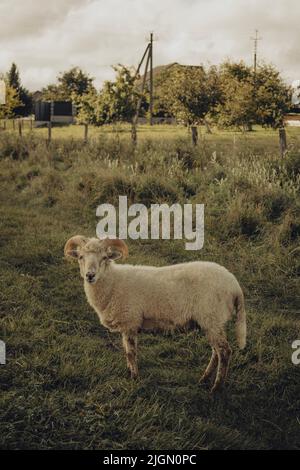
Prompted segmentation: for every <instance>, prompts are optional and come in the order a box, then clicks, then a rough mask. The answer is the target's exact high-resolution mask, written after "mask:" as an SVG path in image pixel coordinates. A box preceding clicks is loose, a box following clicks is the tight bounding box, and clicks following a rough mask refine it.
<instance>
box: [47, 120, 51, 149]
mask: <svg viewBox="0 0 300 470" xmlns="http://www.w3.org/2000/svg"><path fill="white" fill-rule="evenodd" d="M47 127H48V140H47V143H48V144H50V142H51V138H52V122H51V121H49V122H48V124H47Z"/></svg>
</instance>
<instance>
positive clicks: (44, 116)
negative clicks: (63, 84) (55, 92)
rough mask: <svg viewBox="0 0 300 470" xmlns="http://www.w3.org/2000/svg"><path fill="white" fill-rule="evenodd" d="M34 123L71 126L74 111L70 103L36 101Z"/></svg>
mask: <svg viewBox="0 0 300 470" xmlns="http://www.w3.org/2000/svg"><path fill="white" fill-rule="evenodd" d="M34 115H35V122H36V123H37V124H42V123H46V122H52V123H63V124H72V123H73V122H74V117H75V109H74V106H73V103H72V102H71V101H36V102H35V105H34Z"/></svg>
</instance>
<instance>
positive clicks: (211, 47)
mask: <svg viewBox="0 0 300 470" xmlns="http://www.w3.org/2000/svg"><path fill="white" fill-rule="evenodd" d="M299 18H300V1H299V0H26V1H24V0H0V73H5V72H6V71H7V70H8V68H9V67H10V64H11V63H12V62H15V63H16V64H17V65H18V67H19V70H20V74H21V80H22V84H23V85H24V86H26V87H27V88H29V90H31V91H34V90H37V89H41V88H42V87H43V86H46V85H47V84H49V83H54V82H55V81H56V77H57V75H58V74H59V73H60V72H62V71H64V70H67V69H69V68H71V67H72V66H80V67H81V68H83V69H84V70H85V71H86V72H88V73H89V74H90V75H91V76H92V77H94V78H95V84H96V86H98V87H100V86H101V84H102V83H103V81H104V80H107V79H111V78H113V76H114V72H113V69H112V66H113V65H116V64H118V63H121V64H124V65H128V66H129V65H133V66H137V64H138V62H139V60H140V58H141V56H142V54H143V51H144V49H145V47H146V45H147V40H148V38H149V34H150V31H153V32H154V38H155V43H154V66H155V65H164V64H169V63H171V62H179V63H181V64H190V65H198V64H200V63H203V64H206V65H209V64H218V63H220V62H222V61H223V60H224V59H228V58H229V59H232V60H241V59H242V60H244V61H245V62H246V63H248V64H251V63H252V61H253V41H251V39H250V38H251V37H253V36H254V33H255V29H258V30H259V36H260V37H262V39H261V40H260V41H259V42H258V59H259V60H261V61H264V62H268V63H273V64H274V65H275V66H276V67H277V68H278V69H279V70H280V72H281V73H282V74H283V76H284V78H285V79H286V81H287V82H289V83H290V82H292V81H293V80H296V79H300V60H299V59H300V28H299Z"/></svg>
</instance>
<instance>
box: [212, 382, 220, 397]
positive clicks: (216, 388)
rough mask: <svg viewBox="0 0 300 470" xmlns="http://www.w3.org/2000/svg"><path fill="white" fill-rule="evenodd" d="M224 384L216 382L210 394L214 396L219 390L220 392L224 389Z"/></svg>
mask: <svg viewBox="0 0 300 470" xmlns="http://www.w3.org/2000/svg"><path fill="white" fill-rule="evenodd" d="M222 386H223V384H222V383H218V384H215V385H214V386H213V387H212V388H211V389H210V392H209V394H210V395H211V396H213V395H215V394H216V393H217V392H220V391H221V390H222Z"/></svg>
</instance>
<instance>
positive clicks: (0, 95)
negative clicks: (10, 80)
mask: <svg viewBox="0 0 300 470" xmlns="http://www.w3.org/2000/svg"><path fill="white" fill-rule="evenodd" d="M5 98H6V86H5V81H4V80H2V79H0V104H5Z"/></svg>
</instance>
